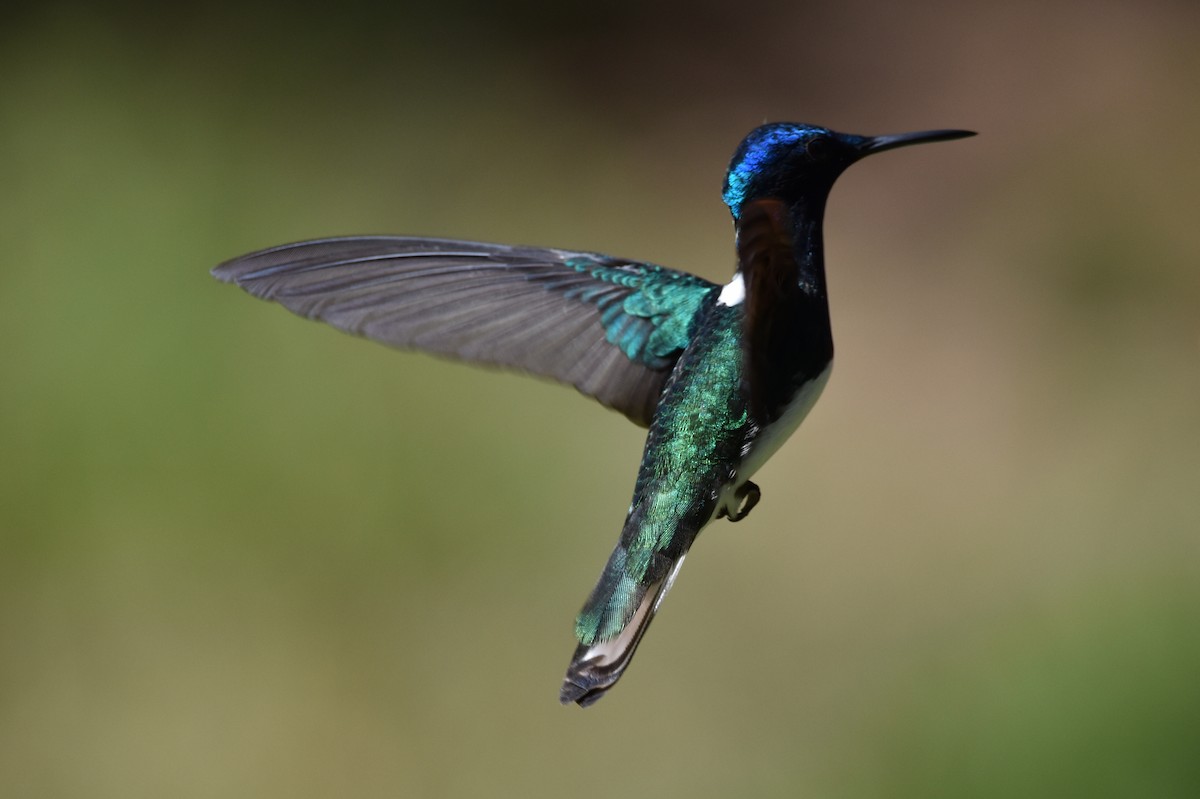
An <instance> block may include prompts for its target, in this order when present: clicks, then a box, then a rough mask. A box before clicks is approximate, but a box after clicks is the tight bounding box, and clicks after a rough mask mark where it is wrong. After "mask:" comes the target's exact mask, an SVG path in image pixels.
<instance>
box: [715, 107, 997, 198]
mask: <svg viewBox="0 0 1200 799" xmlns="http://www.w3.org/2000/svg"><path fill="white" fill-rule="evenodd" d="M974 135H975V134H974V133H972V132H971V131H967V130H928V131H920V132H918V133H901V134H899V135H896V136H855V135H853V134H849V133H838V132H836V131H832V130H829V129H828V128H822V127H819V126H817V125H805V124H800V123H795V122H775V123H772V124H769V125H762V126H761V127H758V128H755V129H754V130H752V131H750V135H749V136H747V137H746V138H745V139H743V140H742V143H741V144H740V145H739V146H738V148H737V151H736V152H734V154H733V160H732V161H730V163H729V172H728V173H727V174H726V175H725V189H724V192H723V196H724V199H725V204H726V205H728V206H729V211H730V213H732V214H733V217H734V219H737V218H738V217H739V216H740V213H741V208H742V205H743V204H744V203H745V202H746V201H747V200H761V199H763V198H766V197H771V198H775V199H780V200H783V201H785V202H788V203H791V202H795V201H798V200H803V199H806V198H812V199H817V200H824V198H825V195H827V194H828V193H829V189H830V188H831V187H832V186H833V182H834V181H835V180H836V179H837V176H838V175H840V174H841V173H842V172H843V171H844V170H845V169H846V167H848V166H850V165H851V164H853V163H854V162H855V161H857V160H859V159H860V158H863V157H864V156H867V155H870V154H872V153H877V152H881V151H883V150H890V149H892V148H893V147H902V146H904V145H906V144H921V143H924V142H932V141H947V140H949V139H961V138H963V137H965V136H974Z"/></svg>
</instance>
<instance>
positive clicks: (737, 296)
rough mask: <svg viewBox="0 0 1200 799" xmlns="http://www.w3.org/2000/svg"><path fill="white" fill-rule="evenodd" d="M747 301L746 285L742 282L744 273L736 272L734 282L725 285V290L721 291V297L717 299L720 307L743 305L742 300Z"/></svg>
mask: <svg viewBox="0 0 1200 799" xmlns="http://www.w3.org/2000/svg"><path fill="white" fill-rule="evenodd" d="M744 299H746V283H745V281H743V280H742V273H741V272H740V271H738V272H735V273H734V275H733V280H731V281H729V282H728V283H726V284H725V288H723V289H721V296H719V297H717V304H718V305H741V304H742V300H744Z"/></svg>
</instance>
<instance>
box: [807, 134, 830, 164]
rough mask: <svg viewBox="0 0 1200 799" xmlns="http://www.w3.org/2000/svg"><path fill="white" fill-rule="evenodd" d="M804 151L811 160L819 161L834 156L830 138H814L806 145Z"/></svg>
mask: <svg viewBox="0 0 1200 799" xmlns="http://www.w3.org/2000/svg"><path fill="white" fill-rule="evenodd" d="M804 150H805V152H807V153H808V155H809V157H810V158H816V159H818V160H820V159H824V158H828V157H829V156H830V155H832V154H833V142H831V141H830V140H829V137H828V136H814V137H813V138H811V139H809V140H808V143H807V144H805V145H804Z"/></svg>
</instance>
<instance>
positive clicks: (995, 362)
mask: <svg viewBox="0 0 1200 799" xmlns="http://www.w3.org/2000/svg"><path fill="white" fill-rule="evenodd" d="M1198 9H1200V7H1198V6H1197V5H1196V4H1195V3H1194V2H1184V1H1183V0H1180V2H1154V1H1153V0H1152V1H1150V2H1145V1H1143V2H1138V3H1133V2H1124V3H1122V2H1099V3H1083V2H1079V3H1046V2H1038V3H1034V2H1025V1H1023V0H1017V2H1013V3H1007V4H999V5H996V6H995V7H992V6H973V5H970V4H961V3H951V2H943V3H934V4H929V5H925V6H922V7H920V8H906V7H905V4H897V3H884V2H868V1H866V0H859V1H855V2H845V3H823V4H811V5H810V4H804V3H787V2H775V3H758V4H754V5H746V4H721V3H715V2H704V3H695V4H687V5H684V4H662V5H657V6H655V7H654V8H653V9H646V8H643V6H642V5H641V4H637V3H631V2H625V3H615V4H614V3H609V4H603V5H596V6H594V7H591V6H577V7H571V6H567V7H564V6H563V4H560V3H550V2H526V3H519V4H515V5H506V6H504V7H494V6H492V5H490V4H486V3H473V2H466V1H465V0H458V1H457V2H444V3H438V4H436V7H434V8H422V9H421V10H416V11H414V10H411V9H409V8H407V7H405V4H403V3H398V4H388V5H382V4H380V5H350V6H345V7H343V8H341V9H340V10H338V11H333V10H327V11H322V12H317V11H313V10H310V9H308V8H306V7H297V6H294V5H283V4H280V5H277V6H257V7H255V8H254V9H253V10H245V9H242V10H237V11H233V10H225V9H222V8H220V7H212V6H206V7H200V6H197V7H195V8H189V7H182V8H180V9H174V10H171V9H170V7H167V6H164V7H163V8H162V9H160V10H157V11H154V12H153V13H150V12H147V11H146V10H145V9H142V8H141V7H140V6H138V5H136V4H127V5H124V6H122V5H116V6H109V7H102V6H95V5H88V4H66V3H43V4H36V5H34V4H26V5H20V4H18V5H17V6H16V7H14V8H11V9H10V10H9V11H6V12H3V14H4V18H3V20H2V24H0V220H2V221H0V245H2V251H3V253H4V260H3V263H2V264H0V365H2V367H3V374H4V377H3V380H2V381H0V452H2V453H3V456H2V457H0V535H2V538H0V553H2V555H0V793H2V794H3V795H5V796H14V797H15V796H47V797H50V796H78V797H139V796H146V797H163V796H170V797H176V798H179V797H241V796H245V797H251V796H253V797H266V796H288V797H307V796H313V797H316V796H331V795H333V796H359V797H369V796H413V797H417V796H420V797H442V796H447V797H450V796H469V795H478V796H522V797H526V796H529V797H534V796H560V797H561V796H570V797H580V798H582V797H609V796H615V795H622V796H626V795H627V796H657V797H673V796H688V797H696V796H705V797H707V796H714V797H717V796H820V797H880V796H888V797H891V796H900V797H908V796H912V797H931V796H947V797H965V796H970V797H993V796H994V797H1013V796H1023V797H1030V796H1046V797H1067V796H1088V797H1107V796H1112V797H1117V796H1120V797H1130V796H1137V797H1150V796H1152V797H1194V796H1197V795H1200V758H1198V757H1197V752H1198V751H1200V680H1198V679H1197V675H1198V673H1200V629H1198V622H1200V612H1198V611H1200V584H1198V583H1197V578H1198V577H1200V536H1198V531H1200V491H1198V488H1197V487H1198V484H1200V312H1198V308H1200V270H1198V268H1197V264H1198V262H1200V232H1198V228H1197V223H1196V214H1197V210H1198V207H1200V202H1198V192H1197V186H1198V179H1200V168H1198V158H1197V154H1196V153H1197V142H1198V141H1200V92H1198V91H1197V87H1198V79H1200V48H1198V47H1197V41H1198V34H1200V24H1198V23H1200V10H1198ZM780 119H785V120H799V121H810V122H817V123H821V124H826V125H829V126H832V127H835V128H838V129H841V130H847V131H852V132H860V133H885V132H889V133H890V132H899V131H905V130H912V129H921V128H931V127H966V128H972V129H975V130H978V131H979V132H980V134H981V135H980V136H979V137H978V138H975V139H971V140H968V141H962V142H954V143H950V144H939V145H936V146H930V147H922V148H914V149H912V150H904V151H901V152H897V153H890V154H888V155H886V156H884V157H880V158H878V159H871V160H870V161H868V162H866V163H864V164H862V165H860V166H856V167H855V168H854V169H853V170H851V171H850V172H849V173H848V174H847V175H846V176H845V177H844V178H843V179H842V181H841V182H840V183H839V185H838V187H837V189H836V190H835V192H834V195H833V198H832V201H831V204H830V212H829V217H828V220H827V225H826V237H827V248H828V253H827V255H828V262H829V269H830V283H831V287H830V290H831V295H832V303H833V313H834V324H835V335H836V338H837V344H838V366H837V369H836V370H835V374H834V377H833V380H832V381H831V383H830V385H829V388H828V389H827V390H826V393H825V396H824V398H823V399H822V401H821V402H820V403H819V404H818V405H817V407H816V409H815V411H814V412H813V414H812V416H811V417H810V419H809V420H808V422H806V424H805V425H804V426H803V427H802V429H801V430H800V432H799V433H798V434H797V435H796V436H795V437H794V439H793V440H792V441H791V442H790V443H789V445H788V446H786V447H785V448H784V449H783V451H782V452H781V453H780V454H779V455H778V456H776V458H775V459H774V460H773V461H772V462H771V463H770V464H769V465H768V466H767V467H766V468H765V469H764V470H763V471H762V472H761V473H760V475H759V477H758V478H757V479H758V482H759V483H760V485H761V486H762V488H763V493H764V501H763V504H761V505H760V506H759V507H758V509H756V511H755V513H754V514H753V516H752V517H751V519H750V520H749V521H748V522H746V523H744V524H742V525H739V526H737V527H731V526H729V525H726V524H716V525H713V527H712V528H710V530H709V531H708V532H706V533H705V535H704V536H702V538H701V541H700V543H699V544H698V546H697V548H696V550H695V551H694V552H693V556H692V557H691V558H690V559H689V563H688V568H687V569H686V570H685V571H684V574H683V576H682V578H681V580H680V581H679V583H678V585H677V586H676V588H675V590H674V592H673V593H672V596H671V599H670V601H669V602H668V603H667V604H666V605H665V606H664V609H663V613H662V614H661V615H662V617H663V618H662V619H661V620H660V621H659V622H658V623H657V624H656V625H655V628H654V632H653V634H652V635H651V636H649V637H648V638H647V641H646V645H645V646H644V647H643V649H642V652H641V653H640V654H639V656H638V659H637V662H636V663H635V665H634V667H633V668H632V669H631V671H630V672H629V674H628V675H627V676H626V678H625V679H624V680H623V681H622V683H621V685H620V686H619V687H618V689H617V690H616V691H614V692H613V694H612V695H611V696H609V697H608V698H606V699H605V700H604V701H603V702H602V703H600V704H599V705H598V706H597V707H595V708H593V709H591V710H589V711H587V712H582V711H579V710H578V709H576V708H562V707H560V706H559V705H558V704H557V702H556V693H557V690H558V685H559V681H560V679H561V676H562V671H563V669H564V667H565V665H566V663H567V659H568V656H569V654H570V652H571V649H572V645H573V644H572V639H571V623H572V618H573V614H574V613H575V611H576V610H577V608H578V607H579V605H580V603H581V602H582V601H583V599H584V597H585V595H586V593H587V591H588V590H589V588H590V587H591V585H592V582H593V580H594V579H595V578H596V576H597V575H598V573H599V570H600V567H601V565H602V564H603V562H604V559H605V558H606V557H607V554H608V552H609V550H610V548H611V546H612V544H613V541H614V540H615V537H616V535H617V531H618V528H619V525H620V522H621V519H622V515H623V512H624V509H625V507H626V505H627V503H628V498H629V491H630V488H631V486H632V483H633V477H634V471H635V467H636V464H637V461H638V458H639V456H640V451H641V431H639V430H637V429H635V428H634V427H632V426H631V425H629V424H628V423H627V422H626V421H625V420H623V419H622V418H620V417H619V416H618V415H616V414H613V413H610V412H607V411H605V410H603V409H602V408H600V407H599V406H597V405H595V404H590V403H588V402H586V401H584V400H582V399H580V398H579V397H578V396H577V395H576V394H575V392H573V391H572V390H570V389H566V388H561V387H556V386H553V385H549V384H545V383H539V382H537V381H533V380H529V379H526V378H522V377H520V376H514V375H506V374H497V373H488V372H486V371H483V370H473V369H468V368H464V367H462V366H459V365H456V364H450V363H446V362H441V361H436V360H433V359H431V358H428V357H425V356H419V355H404V354H397V353H395V352H391V351H388V350H386V349H384V348H382V347H379V346H376V345H372V344H369V343H366V342H362V341H356V340H354V339H352V338H350V337H347V336H343V335H339V334H337V333H335V332H333V331H331V330H329V329H327V328H323V327H321V326H319V325H315V324H311V323H305V322H303V321H301V320H299V319H296V318H294V317H292V316H290V315H289V314H287V313H285V312H284V311H282V310H280V309H278V308H275V307H271V306H268V305H266V304H263V303H259V302H256V301H254V300H252V299H250V298H249V297H247V296H245V295H243V294H242V293H241V292H238V291H236V290H235V289H232V288H230V287H228V286H223V285H220V284H218V283H216V282H215V281H214V280H212V279H211V278H210V277H209V275H208V269H209V268H210V267H211V266H212V265H213V264H215V263H217V262H219V261H221V260H224V259H226V258H229V257H232V256H235V255H238V254H241V253H243V252H246V251H248V250H251V249H256V248H259V247H264V246H268V245H272V244H277V243H281V242H285V241H291V240H295V239H301V238H309V237H315V236H321V235H329V234H341V233H356V232H393V233H415V234H427V235H442V236H451V237H460V238H476V239H484V240H496V241H507V242H514V243H518V242H519V243H529V244H545V245H556V246H562V247H570V248H578V249H595V250H601V251H606V252H611V253H614V254H619V255H626V256H635V257H641V258H646V259H649V260H653V261H656V262H659V263H663V264H667V265H671V266H676V267H680V268H686V269H689V270H691V271H695V272H697V273H699V274H702V275H704V276H705V277H708V278H710V279H712V280H716V281H720V282H724V281H725V280H726V279H728V275H729V273H730V270H731V266H732V236H731V229H730V224H729V220H728V216H727V213H726V211H725V209H724V207H723V206H722V205H721V202H720V196H719V192H720V185H721V178H722V175H723V169H724V167H725V164H726V163H727V160H728V158H729V156H730V154H731V152H732V150H733V147H734V146H735V145H736V143H737V142H738V140H739V139H740V137H741V136H742V135H744V134H745V133H746V132H747V131H748V130H749V129H750V128H752V127H753V126H755V125H757V124H759V123H761V122H762V121H764V120H780Z"/></svg>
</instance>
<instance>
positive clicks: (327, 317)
mask: <svg viewBox="0 0 1200 799" xmlns="http://www.w3.org/2000/svg"><path fill="white" fill-rule="evenodd" d="M972 135H974V133H973V132H971V131H965V130H929V131H920V132H915V133H903V134H899V135H889V136H858V135H851V134H846V133H838V132H836V131H833V130H830V129H828V128H824V127H820V126H817V125H810V124H800V123H790V122H780V123H772V124H765V125H762V126H760V127H758V128H755V129H754V130H753V131H751V132H750V133H749V134H748V135H747V136H746V137H745V139H743V140H742V142H741V143H740V144H739V145H738V147H737V149H736V151H735V152H734V154H733V158H732V160H731V162H730V164H729V168H728V170H727V172H726V175H725V182H724V187H723V192H722V198H723V199H724V201H725V205H726V206H728V208H729V212H730V214H731V215H732V217H733V226H734V234H735V239H734V241H735V245H734V249H735V253H736V269H735V271H734V274H733V278H732V279H731V280H730V281H729V282H728V283H727V284H725V285H723V286H722V285H718V284H715V283H711V282H709V281H707V280H704V279H703V278H700V277H697V276H695V275H692V274H688V273H686V272H681V271H676V270H673V269H668V268H665V267H662V266H658V265H655V264H652V263H647V262H644V261H638V260H631V259H627V258H617V257H613V256H610V255H603V254H600V253H594V252H578V251H573V250H560V249H552V248H541V247H525V246H510V245H504V244H488V243H481V242H471V241H457V240H450V239H439V238H421V237H409V236H350V237H340V238H326V239H317V240H311V241H302V242H298V243H295V244H285V245H282V246H279V247H273V248H270V249H266V250H261V251H259V252H255V253H251V254H249V255H245V256H242V257H240V258H235V259H233V260H230V261H226V262H225V263H223V264H221V265H219V266H217V267H216V268H214V269H213V270H212V273H213V275H214V276H215V277H216V278H217V279H219V280H222V281H224V282H227V283H235V284H237V285H238V286H240V287H242V288H243V289H245V290H246V291H248V292H249V293H251V294H253V295H254V296H257V297H260V298H262V299H266V300H273V301H275V302H278V303H279V304H281V305H283V306H284V307H286V308H287V309H289V310H290V311H293V312H294V313H296V314H298V315H300V316H304V317H307V318H310V319H318V320H321V321H324V322H326V323H328V324H330V325H332V326H334V327H336V328H339V329H341V330H343V331H346V332H348V333H353V334H355V335H359V336H364V337H366V338H369V339H373V340H375V341H378V342H381V343H383V344H387V345H390V346H393V347H398V348H402V349H418V350H424V351H427V352H431V353H434V354H437V355H441V356H446V357H450V358H454V359H458V360H462V361H467V362H474V363H481V364H491V365H495V366H501V367H507V368H510V369H516V370H520V371H524V372H527V373H530V374H533V375H537V376H541V377H545V378H550V379H553V380H558V381H561V382H563V383H567V384H569V385H572V386H574V387H575V388H577V389H578V390H579V391H580V392H581V393H583V394H584V395H586V396H589V397H592V398H594V399H596V400H598V401H599V402H600V403H601V404H603V405H605V406H607V407H609V408H612V409H614V410H616V411H619V412H620V413H622V414H624V415H625V416H626V417H628V418H629V419H630V420H631V421H633V422H634V423H635V424H638V425H640V426H642V427H646V428H648V433H647V436H646V443H645V448H644V450H643V454H642V460H641V465H640V467H639V469H638V473H637V479H636V482H635V485H634V490H633V499H632V501H631V502H630V505H629V510H628V511H627V513H626V515H625V522H624V525H623V526H622V528H621V534H620V539H619V540H618V542H617V546H616V548H615V549H614V550H613V552H612V555H611V556H610V557H609V559H608V563H607V564H606V565H605V567H604V570H603V572H602V573H601V576H600V580H599V582H598V583H597V584H596V587H595V588H594V589H593V590H592V592H591V595H590V596H589V597H588V598H587V601H586V602H585V603H584V605H583V608H582V610H581V611H580V612H579V615H578V616H577V617H576V620H575V638H576V647H575V651H574V654H573V656H572V658H571V662H570V665H569V666H568V668H567V673H566V677H565V679H564V681H563V684H562V688H561V691H560V695H559V699H560V701H561V702H562V703H563V704H570V703H572V702H574V703H577V704H578V705H580V706H583V707H586V706H588V705H591V704H592V703H594V702H596V701H597V700H598V699H599V698H601V697H602V696H604V694H605V693H606V692H607V691H608V690H609V689H610V688H612V687H613V685H614V684H615V683H616V682H617V680H618V679H620V677H621V675H622V674H623V673H624V672H625V669H626V668H627V667H628V666H629V663H630V660H631V659H632V657H633V654H634V652H635V651H636V649H637V647H638V644H639V643H640V642H641V640H642V636H644V635H645V634H646V630H647V629H648V628H649V626H650V622H651V621H652V620H653V619H654V617H655V614H656V613H657V611H658V609H659V607H660V605H661V604H662V601H663V599H664V598H665V597H666V596H667V592H668V591H670V589H671V585H672V583H673V582H674V581H675V578H676V576H677V575H678V574H679V569H680V567H681V566H682V565H683V561H684V557H685V556H686V555H687V553H688V551H689V550H690V548H691V546H692V543H693V542H694V541H695V540H696V537H697V535H698V534H699V533H700V530H701V529H703V528H704V527H705V526H706V525H708V524H709V523H710V522H712V521H715V520H717V519H721V518H727V519H729V520H730V521H732V522H737V521H740V520H742V519H744V518H745V517H746V515H747V514H749V513H750V511H751V509H753V508H754V506H755V505H756V504H757V503H758V501H759V499H760V497H761V494H762V492H761V490H760V489H759V487H758V486H757V485H756V484H755V483H753V482H752V481H751V480H750V478H751V477H752V476H753V475H754V474H755V473H756V472H757V471H758V469H759V468H760V467H761V466H762V465H763V463H765V462H766V460H767V459H768V458H769V457H770V456H771V455H772V454H773V453H774V452H775V451H776V450H777V449H778V448H779V446H780V445H781V444H782V443H783V441H784V440H785V439H786V438H787V437H788V436H789V435H790V434H791V433H792V432H793V431H794V430H795V429H796V427H797V426H798V425H799V424H800V422H801V421H802V420H803V419H804V417H805V415H806V414H807V413H808V411H809V409H810V408H811V407H812V405H813V403H814V402H815V401H816V399H817V397H818V396H819V395H820V393H821V390H822V389H823V388H824V386H825V383H826V381H827V380H828V378H829V373H830V368H831V366H832V363H833V335H832V331H831V328H830V319H829V301H828V297H827V292H826V282H825V263H824V254H823V243H822V222H823V218H824V212H825V205H826V200H827V198H828V196H829V193H830V190H831V189H832V188H833V184H834V181H835V180H836V179H837V177H838V175H840V174H841V173H842V172H843V171H844V170H845V169H846V168H847V167H848V166H850V165H851V164H853V163H854V162H856V161H858V160H860V159H862V158H864V157H866V156H868V155H872V154H875V153H879V152H883V151H885V150H891V149H894V148H897V147H903V146H907V145H911V144H922V143H926V142H938V141H948V140H951V139H960V138H964V137H967V136H972Z"/></svg>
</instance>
